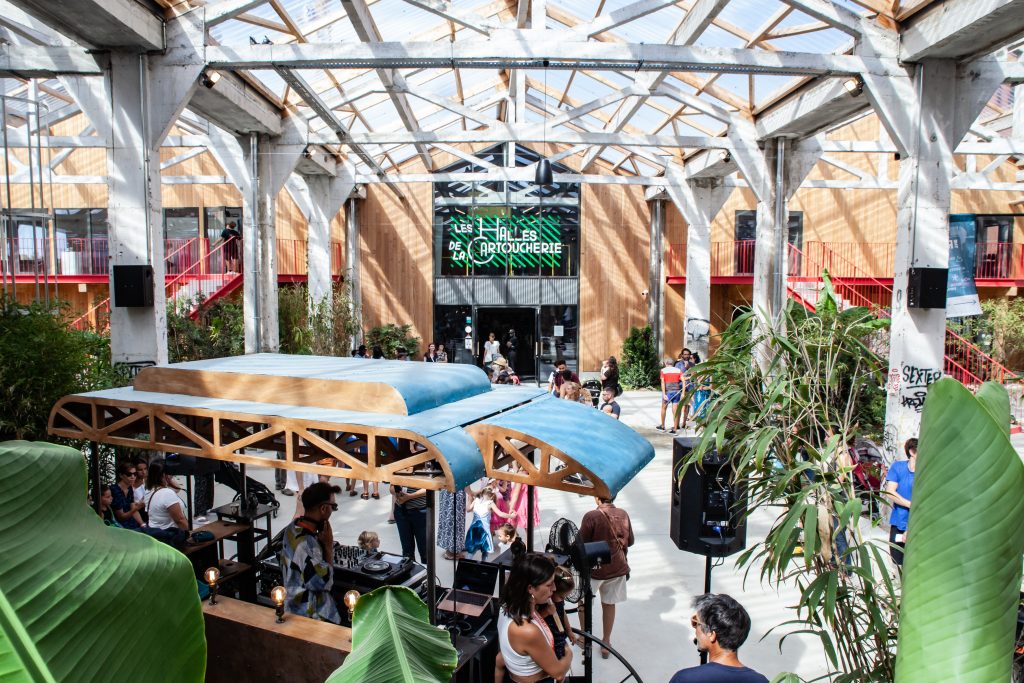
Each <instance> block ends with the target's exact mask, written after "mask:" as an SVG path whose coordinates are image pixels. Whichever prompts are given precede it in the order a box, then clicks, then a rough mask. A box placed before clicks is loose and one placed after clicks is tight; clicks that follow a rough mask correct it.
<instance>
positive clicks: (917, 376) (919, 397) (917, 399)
mask: <svg viewBox="0 0 1024 683" xmlns="http://www.w3.org/2000/svg"><path fill="white" fill-rule="evenodd" d="M941 377H942V370H939V369H937V368H920V367H917V366H916V365H903V367H902V372H901V377H900V383H899V396H900V405H901V406H903V407H904V408H910V409H912V410H913V411H914V412H917V413H920V412H921V411H922V410H924V400H925V398H927V397H928V385H929V384H932V383H933V382H937V381H938V380H939V379H940V378H941Z"/></svg>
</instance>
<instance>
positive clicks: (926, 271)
mask: <svg viewBox="0 0 1024 683" xmlns="http://www.w3.org/2000/svg"><path fill="white" fill-rule="evenodd" d="M948 276H949V270H948V269H947V268H911V269H910V273H909V275H908V278H907V307H908V308H945V307H946V279H947V278H948Z"/></svg>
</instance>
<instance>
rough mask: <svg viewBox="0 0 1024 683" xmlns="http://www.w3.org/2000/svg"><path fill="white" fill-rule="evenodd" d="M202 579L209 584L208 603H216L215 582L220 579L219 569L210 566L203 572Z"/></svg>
mask: <svg viewBox="0 0 1024 683" xmlns="http://www.w3.org/2000/svg"><path fill="white" fill-rule="evenodd" d="M203 579H205V580H206V583H207V585H209V586H210V604H211V605H216V604H217V582H218V581H220V570H219V569H217V568H216V567H210V568H209V569H207V570H206V571H205V572H203Z"/></svg>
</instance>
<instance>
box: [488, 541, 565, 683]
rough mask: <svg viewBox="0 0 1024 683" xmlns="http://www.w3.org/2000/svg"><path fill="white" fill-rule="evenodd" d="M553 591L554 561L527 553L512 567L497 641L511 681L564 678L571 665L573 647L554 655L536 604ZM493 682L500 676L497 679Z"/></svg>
mask: <svg viewBox="0 0 1024 683" xmlns="http://www.w3.org/2000/svg"><path fill="white" fill-rule="evenodd" d="M554 590H555V563H554V560H552V559H551V558H549V557H547V556H546V555H541V554H540V553H530V554H528V555H525V556H523V558H522V559H521V560H520V561H519V562H517V563H516V564H515V565H513V566H512V571H511V572H509V576H508V581H507V582H506V583H505V590H504V592H503V593H502V597H501V612H500V613H499V614H498V642H499V644H500V646H501V657H502V659H503V660H504V668H505V669H506V671H507V674H508V677H507V678H506V680H509V681H512V682H513V683H550V682H553V681H557V680H561V679H563V678H565V675H566V674H567V673H568V672H569V667H571V666H572V648H566V651H565V656H564V657H562V658H561V659H558V658H557V657H556V656H555V650H554V638H553V637H552V635H551V631H550V629H548V626H547V624H545V623H544V619H543V618H541V616H540V615H538V614H537V605H541V604H544V603H546V602H547V601H548V600H550V599H551V594H552V593H553V592H554ZM496 683H500V679H497V678H496Z"/></svg>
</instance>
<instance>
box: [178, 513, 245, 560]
mask: <svg viewBox="0 0 1024 683" xmlns="http://www.w3.org/2000/svg"><path fill="white" fill-rule="evenodd" d="M248 530H249V525H248V524H240V523H236V522H222V521H219V520H218V521H216V522H209V523H208V524H204V525H202V526H201V527H196V528H195V529H193V530H192V533H195V532H197V531H209V532H210V533H211V534H213V539H212V540H209V541H203V542H202V543H195V544H188V545H186V546H185V548H184V549H183V550H182V552H184V553H185V554H186V555H194V554H196V553H198V552H199V551H200V550H202V549H203V548H209V547H210V546H211V545H213V544H214V543H220V542H221V541H223V540H224V539H225V538H228V537H230V536H234V535H235V534H240V533H242V532H244V531H248ZM221 550H222V551H223V548H221ZM221 554H223V552H222V553H221Z"/></svg>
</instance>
